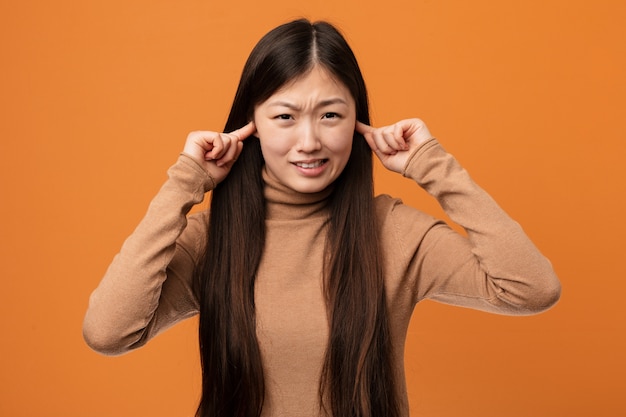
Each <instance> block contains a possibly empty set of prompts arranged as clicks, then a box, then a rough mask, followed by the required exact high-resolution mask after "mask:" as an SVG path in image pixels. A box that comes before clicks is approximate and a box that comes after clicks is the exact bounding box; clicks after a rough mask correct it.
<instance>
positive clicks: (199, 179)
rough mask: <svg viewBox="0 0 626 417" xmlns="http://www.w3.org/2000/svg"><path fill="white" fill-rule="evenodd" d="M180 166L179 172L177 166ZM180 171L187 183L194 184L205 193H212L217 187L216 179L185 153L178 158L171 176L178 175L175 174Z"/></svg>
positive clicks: (171, 169) (171, 170)
mask: <svg viewBox="0 0 626 417" xmlns="http://www.w3.org/2000/svg"><path fill="white" fill-rule="evenodd" d="M179 165H180V168H181V169H180V170H177V169H176V168H177V166H179ZM177 171H179V173H180V174H182V176H181V178H182V179H185V180H186V182H189V183H192V184H194V185H195V186H197V187H201V189H202V191H203V192H207V191H211V190H212V189H214V188H215V186H216V185H217V184H216V183H215V179H214V178H213V177H212V176H211V174H209V173H208V172H207V171H206V170H205V169H204V168H203V167H202V166H201V165H200V164H198V162H196V160H195V159H193V158H192V157H191V156H189V155H187V154H186V153H184V152H181V154H180V155H179V157H178V161H177V162H176V164H174V166H172V168H170V176H172V174H174V175H176V174H175V172H177Z"/></svg>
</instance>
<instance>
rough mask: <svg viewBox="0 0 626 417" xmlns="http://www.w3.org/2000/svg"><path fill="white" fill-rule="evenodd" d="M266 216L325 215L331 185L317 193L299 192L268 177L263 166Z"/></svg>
mask: <svg viewBox="0 0 626 417" xmlns="http://www.w3.org/2000/svg"><path fill="white" fill-rule="evenodd" d="M263 181H264V182H265V188H264V191H263V194H264V196H265V204H266V216H267V218H268V219H271V220H303V219H306V218H311V217H321V216H326V215H327V213H326V210H325V209H326V206H327V205H328V200H329V197H330V195H331V193H332V192H333V186H332V185H331V186H329V187H326V188H325V189H324V190H322V191H319V192H317V193H299V192H297V191H294V190H292V189H290V188H288V187H287V186H285V185H284V184H281V183H280V182H278V181H277V180H275V179H272V178H270V176H269V175H268V173H267V170H266V169H265V167H264V168H263Z"/></svg>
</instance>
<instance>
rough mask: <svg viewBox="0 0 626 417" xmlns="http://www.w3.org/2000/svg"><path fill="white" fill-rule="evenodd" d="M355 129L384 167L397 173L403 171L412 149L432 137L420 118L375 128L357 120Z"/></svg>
mask: <svg viewBox="0 0 626 417" xmlns="http://www.w3.org/2000/svg"><path fill="white" fill-rule="evenodd" d="M355 129H356V131H357V132H359V133H360V134H362V135H363V136H364V137H365V140H366V141H367V143H368V144H369V145H370V148H372V150H373V151H374V153H375V154H376V156H378V158H379V159H380V162H382V164H383V165H384V166H385V168H387V169H389V170H391V171H395V172H398V173H402V172H403V170H404V167H405V166H406V162H407V160H408V158H409V156H410V155H411V154H412V152H413V150H415V148H417V147H418V146H420V145H421V144H422V143H424V142H426V141H427V140H429V139H432V137H433V136H432V135H431V134H430V132H429V131H428V127H426V124H425V123H424V122H423V121H421V120H420V119H405V120H400V121H399V122H397V123H394V124H392V125H389V126H384V127H377V128H375V127H372V126H369V125H366V124H364V123H361V122H358V121H357V122H356V128H355Z"/></svg>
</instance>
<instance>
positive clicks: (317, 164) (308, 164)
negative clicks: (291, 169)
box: [294, 159, 328, 169]
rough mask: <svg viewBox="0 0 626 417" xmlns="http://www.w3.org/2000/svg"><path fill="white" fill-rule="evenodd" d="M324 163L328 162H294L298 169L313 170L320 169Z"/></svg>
mask: <svg viewBox="0 0 626 417" xmlns="http://www.w3.org/2000/svg"><path fill="white" fill-rule="evenodd" d="M326 162H328V159H318V160H316V161H306V162H294V164H295V165H296V166H297V167H298V168H304V169H313V168H319V167H321V166H322V165H324V164H325V163H326Z"/></svg>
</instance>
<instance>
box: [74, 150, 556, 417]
mask: <svg viewBox="0 0 626 417" xmlns="http://www.w3.org/2000/svg"><path fill="white" fill-rule="evenodd" d="M168 174H169V179H168V180H167V181H166V182H165V184H164V185H163V187H162V188H161V190H160V191H159V193H158V194H157V195H156V197H155V198H154V199H153V201H152V203H151V204H150V207H149V209H148V212H147V214H146V216H145V217H144V219H143V220H142V221H141V222H140V224H139V225H138V226H137V228H136V230H135V231H134V232H133V233H132V235H131V236H130V237H129V238H128V239H127V240H126V241H125V242H124V245H123V246H122V249H121V251H120V253H119V254H118V255H117V256H116V257H115V258H114V260H113V262H112V263H111V265H110V267H109V269H108V270H107V272H106V274H105V276H104V278H103V279H102V281H101V283H100V284H99V286H98V287H97V288H96V290H95V291H94V292H93V294H92V295H91V298H90V302H89V308H88V310H87V314H86V316H85V321H84V336H85V340H86V341H87V343H88V344H89V345H90V346H91V347H92V348H93V349H95V350H97V351H99V352H101V353H104V354H121V353H124V352H127V351H129V350H131V349H134V348H137V347H139V346H142V345H143V344H145V343H146V342H147V341H148V340H149V339H151V338H152V337H154V336H155V335H157V334H158V333H159V332H161V331H163V330H165V329H166V328H168V327H170V326H172V325H173V324H175V323H177V322H178V321H180V320H183V319H185V318H187V317H190V316H193V315H195V314H197V313H198V300H197V297H196V294H195V293H194V290H193V285H192V274H193V269H194V265H195V264H196V261H197V259H198V258H199V257H201V256H202V255H203V254H204V247H205V242H206V227H207V213H206V212H201V213H197V214H194V215H191V216H189V217H187V214H188V212H189V210H190V209H191V207H192V206H193V205H194V204H197V203H199V202H201V201H202V200H203V198H204V194H205V192H206V191H208V190H209V188H210V186H211V184H212V181H211V180H210V178H209V177H208V175H207V173H206V172H205V171H204V170H203V169H202V168H201V167H200V166H199V165H197V164H196V163H195V162H194V161H193V160H192V159H191V158H189V157H187V156H185V155H181V156H180V158H179V159H178V161H177V162H176V164H174V165H173V166H172V167H171V168H170V170H169V171H168ZM404 175H405V176H406V177H409V178H412V179H413V180H415V181H416V182H417V183H418V184H419V185H420V186H421V187H423V188H424V189H425V190H426V191H427V192H429V193H430V194H431V195H432V196H433V197H435V198H436V199H437V200H438V201H439V203H440V204H441V206H442V207H443V209H444V210H445V211H446V213H447V214H448V215H449V217H450V218H451V219H452V220H453V221H454V222H456V223H458V224H459V225H461V226H462V227H463V228H464V229H465V230H466V231H467V237H463V236H461V235H459V234H458V233H456V232H454V231H453V230H452V229H450V228H449V227H448V226H447V225H446V224H444V223H443V222H441V221H438V220H436V219H434V218H433V217H431V216H429V215H427V214H424V213H422V212H420V211H418V210H416V209H414V208H411V207H408V206H405V205H403V204H402V203H401V202H400V201H399V200H397V199H393V198H391V197H389V196H384V195H383V196H378V197H377V198H376V208H377V216H378V218H379V224H380V225H381V226H380V227H381V233H380V236H381V244H382V248H383V253H384V269H385V283H386V291H387V297H388V305H389V309H390V317H391V319H390V321H391V326H392V328H391V331H392V336H393V346H394V350H395V356H396V358H397V360H396V362H397V365H396V366H397V369H396V373H397V375H398V386H399V387H400V390H401V392H400V398H402V400H403V402H404V404H403V406H404V409H405V414H406V415H407V416H408V401H407V395H406V387H405V381H404V362H403V352H404V343H405V337H406V331H407V328H408V325H409V320H410V317H411V314H412V312H413V309H414V307H415V305H416V304H417V303H418V302H419V301H420V300H422V299H426V298H428V299H433V300H438V301H441V302H444V303H449V304H454V305H458V306H464V307H470V308H475V309H480V310H484V311H490V312H494V313H502V314H516V315H521V314H532V313H537V312H540V311H543V310H545V309H547V308H548V307H550V306H552V305H553V304H554V303H555V302H556V301H557V300H558V298H559V295H560V284H559V281H558V279H557V277H556V276H555V274H554V271H553V270H552V267H551V265H550V263H549V262H548V260H547V259H546V258H544V257H543V256H542V255H541V253H539V251H538V250H537V249H536V248H535V246H534V245H533V244H532V242H531V241H530V240H529V239H528V237H527V236H526V235H525V234H524V232H523V231H522V229H521V228H520V226H519V225H518V224H517V223H515V222H514V221H513V220H511V219H510V218H509V217H508V216H507V215H506V213H504V212H503V211H502V210H501V209H500V208H499V207H498V205H497V204H496V203H495V202H494V201H493V200H492V199H491V197H489V195H487V194H486V193H485V192H484V191H483V190H482V189H481V188H479V187H478V186H477V185H476V184H475V183H474V182H473V181H472V180H471V179H470V177H469V176H468V174H467V172H466V171H465V170H463V169H462V168H461V167H460V165H459V164H458V163H457V162H456V160H455V159H454V158H453V157H452V156H451V155H450V154H448V153H446V152H445V151H444V150H443V148H442V147H441V146H440V145H439V143H438V142H437V140H435V139H432V140H430V141H428V142H426V143H425V144H423V145H422V146H420V147H419V148H418V149H417V150H416V151H415V152H414V154H413V155H412V156H411V158H410V159H409V161H408V163H407V166H406V168H405V172H404ZM264 178H265V180H266V188H265V198H266V200H267V235H266V243H265V250H264V254H263V257H262V259H261V264H260V266H259V271H258V276H257V279H256V287H255V304H256V309H257V310H256V314H257V327H258V328H257V335H258V340H259V344H260V347H261V350H262V355H263V360H264V363H263V366H264V375H265V378H266V383H267V388H266V403H265V407H264V410H263V415H264V416H289V417H298V416H302V417H305V416H306V417H310V416H314V415H319V401H318V387H319V377H320V370H321V366H322V362H323V357H324V352H325V347H326V341H327V337H328V324H327V321H326V317H327V316H326V312H325V303H324V298H323V293H322V259H324V257H323V254H322V253H323V249H324V243H325V236H326V226H327V223H326V217H325V216H326V215H325V210H324V207H325V204H326V199H327V197H328V194H329V191H324V192H321V193H314V194H300V193H296V192H294V191H291V190H289V189H287V188H285V187H284V186H282V185H281V184H278V183H275V182H272V181H270V180H269V179H268V178H267V176H265V177H264ZM209 253H210V251H209Z"/></svg>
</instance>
